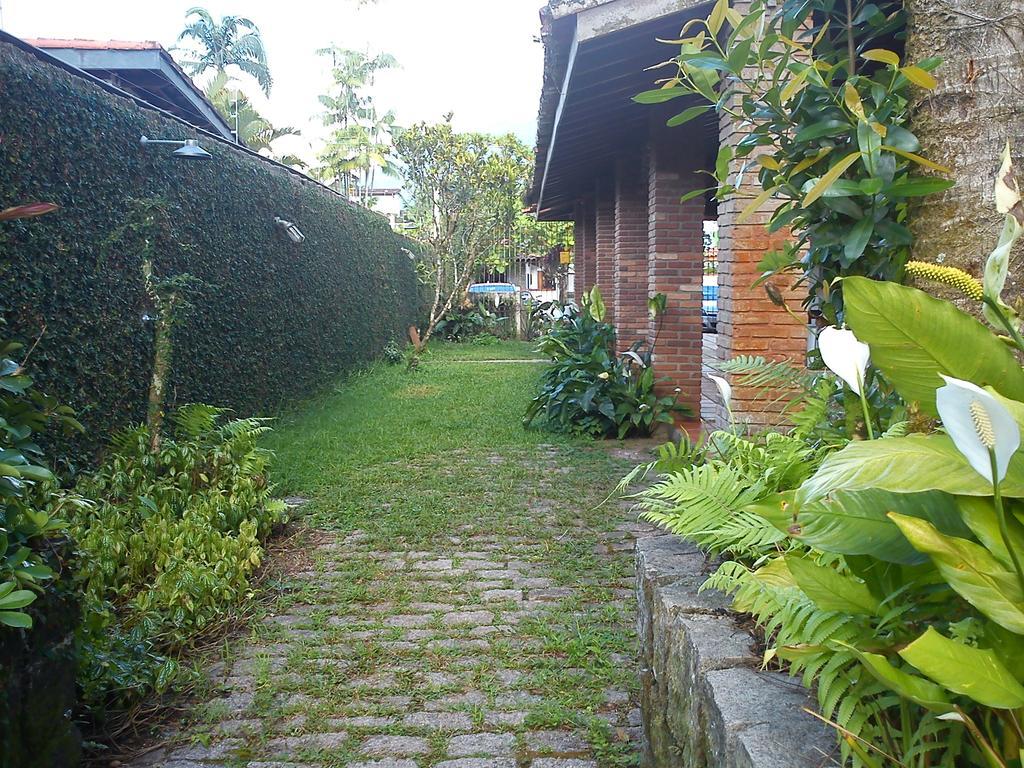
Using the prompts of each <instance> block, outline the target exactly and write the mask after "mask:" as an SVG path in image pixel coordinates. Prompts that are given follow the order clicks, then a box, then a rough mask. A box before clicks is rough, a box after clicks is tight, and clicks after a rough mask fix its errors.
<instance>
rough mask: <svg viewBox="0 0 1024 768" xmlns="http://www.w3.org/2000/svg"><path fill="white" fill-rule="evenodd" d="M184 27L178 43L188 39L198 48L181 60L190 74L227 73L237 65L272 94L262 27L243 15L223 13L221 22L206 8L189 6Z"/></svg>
mask: <svg viewBox="0 0 1024 768" xmlns="http://www.w3.org/2000/svg"><path fill="white" fill-rule="evenodd" d="M185 21H186V22H187V23H186V25H185V29H184V30H183V31H182V33H181V34H180V35H178V42H179V43H180V42H182V41H183V40H188V41H190V42H192V43H194V44H195V46H196V48H197V49H198V51H197V52H196V58H195V59H194V60H192V61H185V62H182V63H183V65H184V66H185V67H186V68H187V69H188V71H189V74H190V75H199V74H202V73H203V72H206V71H207V70H210V69H212V70H214V71H216V72H217V73H221V72H224V71H225V70H226V68H227V67H229V66H232V65H233V66H236V67H238V68H239V69H240V70H242V71H243V72H245V73H246V74H247V75H250V76H252V77H253V78H255V80H256V82H258V83H259V84H260V88H262V89H263V92H264V93H265V94H268V95H269V94H270V86H271V77H270V69H269V68H268V67H267V53H266V51H265V50H264V48H263V38H261V37H260V30H259V28H258V27H257V26H256V25H255V24H254V23H253V22H252V21H251V20H249V19H247V18H244V17H242V16H224V17H222V18H221V20H220V23H218V22H217V21H215V20H214V18H213V16H211V15H210V12H209V11H207V10H206V9H205V8H190V9H189V10H188V13H187V14H186V15H185Z"/></svg>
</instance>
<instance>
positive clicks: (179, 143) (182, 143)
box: [141, 136, 213, 160]
mask: <svg viewBox="0 0 1024 768" xmlns="http://www.w3.org/2000/svg"><path fill="white" fill-rule="evenodd" d="M141 144H142V146H144V147H145V146H147V145H149V144H173V145H174V146H176V147H178V149H176V150H174V152H172V153H171V154H172V155H174V156H175V157H184V158H194V159H196V160H208V159H209V158H211V157H213V155H211V154H210V153H209V152H207V151H206V150H205V149H203V148H202V147H201V146H199V140H198V139H184V140H176V139H150V138H148V137H146V136H143V137H142V140H141Z"/></svg>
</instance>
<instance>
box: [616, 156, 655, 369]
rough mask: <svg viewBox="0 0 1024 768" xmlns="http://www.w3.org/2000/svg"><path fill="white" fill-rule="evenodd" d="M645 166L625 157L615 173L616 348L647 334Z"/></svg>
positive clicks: (638, 158)
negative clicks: (617, 344)
mask: <svg viewBox="0 0 1024 768" xmlns="http://www.w3.org/2000/svg"><path fill="white" fill-rule="evenodd" d="M647 226H648V224H647V165H646V157H645V156H641V155H635V156H626V157H623V158H620V159H619V160H618V162H617V166H616V172H615V324H616V327H617V330H618V340H619V349H620V350H625V349H628V348H629V347H630V345H632V344H633V343H634V342H637V341H642V340H644V339H645V338H646V336H647V326H648V313H647Z"/></svg>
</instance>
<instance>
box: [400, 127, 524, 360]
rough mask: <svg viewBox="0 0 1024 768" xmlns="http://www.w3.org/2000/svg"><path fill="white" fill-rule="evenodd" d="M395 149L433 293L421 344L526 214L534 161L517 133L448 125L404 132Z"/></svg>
mask: <svg viewBox="0 0 1024 768" xmlns="http://www.w3.org/2000/svg"><path fill="white" fill-rule="evenodd" d="M395 147H396V149H397V152H398V157H399V160H400V161H401V163H402V166H403V173H404V175H405V180H406V187H407V189H408V191H409V193H410V194H411V196H412V206H411V215H412V219H413V224H414V227H415V234H416V236H417V237H418V238H419V239H420V240H421V241H422V242H424V243H425V244H426V245H427V246H428V253H427V255H426V256H425V257H424V258H425V261H424V262H423V264H422V265H421V267H422V273H423V276H424V278H425V279H426V280H427V281H428V282H429V284H430V285H431V287H432V288H433V300H432V302H431V307H430V315H429V319H428V321H427V325H426V327H425V328H424V329H423V331H422V333H421V334H420V336H421V339H422V342H421V343H423V344H425V343H427V341H429V340H430V336H431V335H432V334H433V332H434V328H435V327H436V326H437V323H438V322H439V321H440V320H441V318H443V317H444V316H445V315H446V314H447V313H448V311H449V310H450V309H451V308H452V307H453V306H454V304H455V302H456V301H458V300H459V299H461V297H462V296H463V294H464V293H465V291H466V288H467V287H468V285H469V283H470V281H471V280H472V279H473V276H474V275H475V274H476V270H477V268H478V267H479V266H480V264H481V262H482V260H483V259H484V258H485V257H486V256H487V255H488V254H489V253H492V252H493V251H494V250H495V247H496V244H497V243H499V242H500V240H501V239H502V238H504V237H507V234H508V231H509V228H510V227H511V226H512V224H513V223H514V222H515V219H516V216H517V215H518V214H519V212H520V211H521V209H522V197H523V194H524V193H525V192H526V187H527V184H528V178H529V169H530V166H531V162H530V160H531V158H530V152H529V150H528V149H527V148H526V147H525V146H524V145H523V143H522V142H521V141H519V140H518V139H517V138H516V137H515V136H512V135H511V134H510V135H506V136H501V137H494V136H488V135H486V134H480V133H457V132H456V131H455V130H454V129H453V128H452V124H451V122H450V120H446V121H445V122H443V123H439V124H435V125H428V124H426V123H419V124H417V125H414V126H412V127H411V128H409V129H406V130H403V131H400V132H399V133H398V134H397V136H396V138H395Z"/></svg>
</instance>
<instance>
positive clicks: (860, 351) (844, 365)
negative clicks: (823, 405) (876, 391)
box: [818, 326, 871, 395]
mask: <svg viewBox="0 0 1024 768" xmlns="http://www.w3.org/2000/svg"><path fill="white" fill-rule="evenodd" d="M818 350H819V351H820V352H821V361H822V362H823V363H825V365H826V366H828V369H829V370H830V371H832V373H834V374H835V375H836V376H838V377H839V378H840V379H842V380H843V381H845V382H846V385H847V386H848V387H849V388H850V389H852V390H853V391H854V393H856V394H857V395H861V394H862V390H863V388H864V376H865V374H866V373H867V370H868V360H870V359H871V348H870V347H868V345H867V344H865V343H864V342H863V341H858V339H857V337H856V336H854V334H853V331H849V330H847V329H845V328H836V327H834V326H829V327H828V328H825V329H824V330H822V332H821V333H819V334H818Z"/></svg>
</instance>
